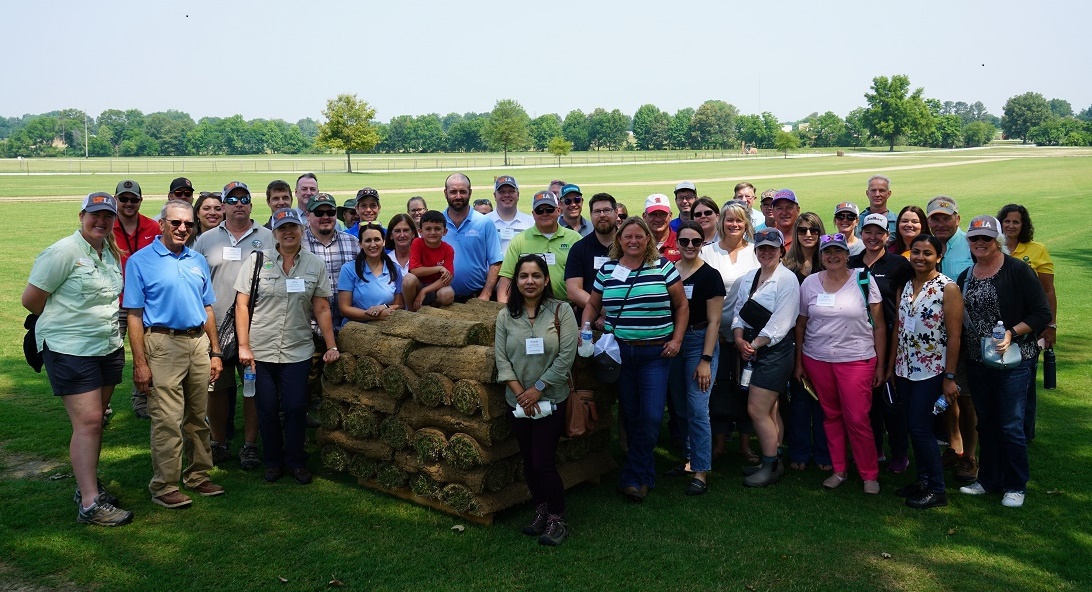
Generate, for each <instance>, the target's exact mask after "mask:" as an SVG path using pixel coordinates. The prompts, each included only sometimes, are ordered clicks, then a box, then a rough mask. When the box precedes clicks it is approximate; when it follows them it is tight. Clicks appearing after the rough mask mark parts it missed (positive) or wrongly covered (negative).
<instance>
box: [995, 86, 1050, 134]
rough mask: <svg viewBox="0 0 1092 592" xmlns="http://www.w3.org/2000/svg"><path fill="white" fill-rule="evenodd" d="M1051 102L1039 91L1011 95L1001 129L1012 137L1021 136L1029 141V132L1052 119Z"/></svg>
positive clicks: (1002, 118)
mask: <svg viewBox="0 0 1092 592" xmlns="http://www.w3.org/2000/svg"><path fill="white" fill-rule="evenodd" d="M1051 116H1052V113H1051V112H1050V103H1048V102H1047V100H1046V99H1044V98H1043V95H1041V94H1039V93H1037V92H1026V93H1024V94H1022V95H1017V96H1015V97H1009V100H1007V101H1005V109H1004V115H1002V116H1001V131H1003V132H1005V135H1006V136H1008V137H1010V138H1020V139H1021V140H1022V141H1023V143H1025V144H1027V143H1028V132H1029V131H1031V128H1033V127H1036V126H1038V125H1040V124H1042V123H1043V122H1045V121H1046V120H1048V119H1050V118H1051Z"/></svg>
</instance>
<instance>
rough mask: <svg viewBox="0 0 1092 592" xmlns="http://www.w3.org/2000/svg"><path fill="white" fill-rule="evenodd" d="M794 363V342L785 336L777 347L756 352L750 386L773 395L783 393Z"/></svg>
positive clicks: (789, 336)
mask: <svg viewBox="0 0 1092 592" xmlns="http://www.w3.org/2000/svg"><path fill="white" fill-rule="evenodd" d="M795 363H796V341H795V340H794V339H793V337H792V336H791V335H786V336H785V337H784V338H782V339H781V341H778V342H777V345H775V346H773V347H764V348H762V349H760V350H758V356H757V357H756V358H755V362H754V371H753V373H752V374H751V384H752V385H754V386H757V387H758V388H763V389H766V390H768V391H773V392H775V393H783V392H785V391H786V388H787V385H788V384H789V378H790V377H791V376H792V371H793V366H794V364H795Z"/></svg>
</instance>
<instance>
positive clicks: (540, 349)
mask: <svg viewBox="0 0 1092 592" xmlns="http://www.w3.org/2000/svg"><path fill="white" fill-rule="evenodd" d="M526 347H527V355H529V356H533V355H535V354H544V353H546V348H545V346H543V344H542V338H541V337H528V338H527V346H526Z"/></svg>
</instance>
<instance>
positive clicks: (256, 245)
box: [250, 239, 262, 249]
mask: <svg viewBox="0 0 1092 592" xmlns="http://www.w3.org/2000/svg"><path fill="white" fill-rule="evenodd" d="M250 246H252V247H254V248H255V249H260V248H262V241H260V240H258V239H254V240H252V241H250Z"/></svg>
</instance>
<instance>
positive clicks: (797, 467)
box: [789, 462, 808, 471]
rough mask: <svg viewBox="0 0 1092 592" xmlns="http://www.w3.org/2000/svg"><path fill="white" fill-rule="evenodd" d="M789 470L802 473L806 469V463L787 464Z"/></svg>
mask: <svg viewBox="0 0 1092 592" xmlns="http://www.w3.org/2000/svg"><path fill="white" fill-rule="evenodd" d="M789 468H790V469H792V470H794V471H803V470H805V469H807V468H808V463H802V462H794V463H789Z"/></svg>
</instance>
